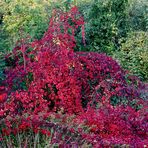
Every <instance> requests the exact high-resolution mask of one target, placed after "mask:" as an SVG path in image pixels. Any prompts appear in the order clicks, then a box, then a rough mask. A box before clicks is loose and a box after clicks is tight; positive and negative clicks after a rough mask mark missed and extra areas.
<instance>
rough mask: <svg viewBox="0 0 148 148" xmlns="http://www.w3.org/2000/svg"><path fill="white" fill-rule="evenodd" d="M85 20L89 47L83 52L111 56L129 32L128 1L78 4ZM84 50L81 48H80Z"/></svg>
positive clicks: (99, 1) (108, 0) (113, 0)
mask: <svg viewBox="0 0 148 148" xmlns="http://www.w3.org/2000/svg"><path fill="white" fill-rule="evenodd" d="M78 4H79V9H80V11H81V12H82V14H83V15H84V18H85V22H86V24H85V33H86V43H87V45H88V46H87V47H86V48H85V49H83V50H88V51H99V52H106V53H108V54H111V53H112V52H113V51H114V50H116V49H117V48H119V46H120V38H123V37H126V34H127V32H128V30H129V27H128V23H127V21H128V15H127V12H126V10H127V6H128V5H127V4H128V0H121V1H118V0H106V1H103V0H94V1H92V2H90V1H87V2H86V3H78ZM78 49H79V50H82V49H81V47H79V48H78Z"/></svg>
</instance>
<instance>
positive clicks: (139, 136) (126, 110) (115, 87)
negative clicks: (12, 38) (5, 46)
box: [0, 7, 148, 148]
mask: <svg viewBox="0 0 148 148" xmlns="http://www.w3.org/2000/svg"><path fill="white" fill-rule="evenodd" d="M77 29H79V30H81V34H82V35H81V36H82V41H83V44H84V45H85V44H86V43H85V29H84V19H83V17H82V16H81V14H80V13H79V11H78V9H77V7H72V8H71V9H70V11H68V12H62V11H61V10H57V9H54V10H53V12H52V18H51V20H50V23H49V28H48V30H47V32H45V34H44V36H43V37H42V38H41V39H40V40H34V41H32V42H29V37H28V38H23V39H21V40H20V41H19V42H18V43H17V45H16V47H15V48H14V49H13V52H12V53H11V54H9V55H6V56H5V61H6V64H7V68H6V69H5V71H4V73H5V75H6V79H5V81H3V84H2V85H1V87H0V90H1V94H0V119H1V120H0V122H1V127H0V136H1V137H0V138H1V139H0V144H1V146H2V147H12V146H13V147H19V146H21V147H54V146H57V147H72V146H75V147H78V146H81V147H96V148H97V147H117V146H118V147H120V146H127V147H140V148H143V147H146V146H147V145H148V140H147V136H148V135H147V134H148V122H147V121H148V116H147V111H148V108H147V103H148V102H147V99H145V98H144V97H143V91H142V90H144V89H145V87H146V86H145V84H144V83H142V82H141V81H140V79H139V78H138V77H136V76H132V75H130V74H129V73H128V71H126V70H124V69H122V67H121V66H120V65H119V64H118V63H117V62H116V61H115V60H114V59H113V58H112V57H109V56H107V55H106V54H99V53H95V52H74V48H75V47H76V39H75V32H76V31H77ZM26 135H27V136H26Z"/></svg>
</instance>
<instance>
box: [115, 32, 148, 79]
mask: <svg viewBox="0 0 148 148" xmlns="http://www.w3.org/2000/svg"><path fill="white" fill-rule="evenodd" d="M113 56H114V57H115V58H116V59H118V60H119V62H120V64H121V65H122V66H123V68H125V69H127V70H129V71H130V72H131V73H133V74H136V75H137V76H139V77H140V78H141V79H142V80H145V81H148V33H146V32H132V33H131V34H129V36H128V38H127V40H126V42H125V43H123V44H122V47H121V50H120V51H116V52H115V53H114V55H113Z"/></svg>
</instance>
